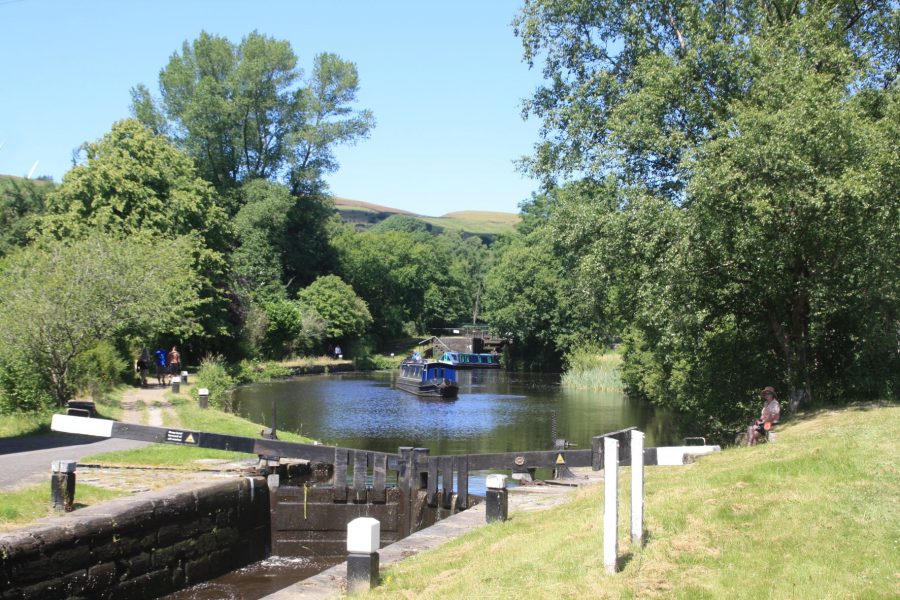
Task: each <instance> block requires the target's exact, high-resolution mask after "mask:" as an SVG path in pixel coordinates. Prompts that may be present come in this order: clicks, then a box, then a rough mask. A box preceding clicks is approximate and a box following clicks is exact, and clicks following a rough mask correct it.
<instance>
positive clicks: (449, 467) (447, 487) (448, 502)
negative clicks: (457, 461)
mask: <svg viewBox="0 0 900 600" xmlns="http://www.w3.org/2000/svg"><path fill="white" fill-rule="evenodd" d="M452 504H453V457H452V456H444V457H441V505H442V506H443V507H444V508H450V507H451V506H452Z"/></svg>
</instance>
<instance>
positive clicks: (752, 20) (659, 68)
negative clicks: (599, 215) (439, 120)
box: [514, 0, 900, 201]
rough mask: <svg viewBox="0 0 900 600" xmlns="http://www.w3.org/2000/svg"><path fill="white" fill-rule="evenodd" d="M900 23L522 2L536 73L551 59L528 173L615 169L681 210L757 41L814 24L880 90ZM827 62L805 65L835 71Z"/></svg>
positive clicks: (693, 5)
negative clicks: (703, 149)
mask: <svg viewBox="0 0 900 600" xmlns="http://www.w3.org/2000/svg"><path fill="white" fill-rule="evenodd" d="M896 19H897V17H896V7H895V6H894V4H893V3H892V2H890V1H889V0H876V1H873V2H866V3H858V2H856V1H855V0H839V1H835V2H828V3H819V2H791V3H786V2H780V1H773V2H761V3H757V2H740V1H728V2H718V1H712V0H704V1H700V2H694V1H689V2H688V1H675V2H671V1H661V0H654V1H651V2H641V3H633V2H624V1H622V0H579V1H577V2H570V1H569V0H526V2H525V4H524V7H523V9H522V11H521V13H520V14H519V16H518V17H517V18H516V20H515V22H514V26H515V31H516V33H517V35H519V36H520V37H521V38H522V44H523V48H524V56H525V59H526V60H527V61H528V62H529V64H533V63H534V61H535V60H536V59H538V58H544V59H545V61H544V67H543V72H544V76H545V78H546V79H547V81H548V84H547V85H546V86H544V87H542V88H540V89H539V90H538V91H537V92H536V93H535V95H534V96H533V98H532V99H531V100H529V101H528V102H527V103H526V105H525V111H526V113H527V114H530V115H534V116H536V117H538V118H540V119H542V120H543V127H542V138H543V140H542V141H541V142H540V143H539V144H538V145H537V146H536V148H535V152H534V155H533V156H532V157H531V158H530V159H528V160H527V161H526V162H525V167H526V168H527V169H528V170H530V171H531V172H533V173H534V174H536V175H539V176H542V177H544V178H545V179H546V180H547V181H554V180H556V179H557V178H560V177H561V178H567V177H569V176H573V175H579V174H581V175H585V176H587V177H590V178H603V177H604V176H605V175H606V174H608V173H610V172H615V173H619V174H620V175H621V176H622V177H623V178H624V180H625V181H627V182H628V183H631V184H640V185H642V186H646V187H648V188H649V189H650V190H652V191H654V192H656V193H660V194H663V195H665V196H667V197H668V198H670V199H672V200H675V201H679V200H680V199H681V198H682V194H683V192H684V186H685V184H686V183H687V181H688V179H689V176H690V173H689V172H688V171H686V170H685V167H686V165H685V164H684V158H686V157H687V156H689V155H690V153H691V152H692V150H693V149H694V148H696V146H697V145H698V144H702V143H703V142H705V141H707V140H709V139H710V138H711V137H712V136H714V135H716V132H717V131H718V129H717V125H718V124H720V123H722V122H723V121H724V120H726V119H727V118H728V117H729V116H730V114H731V112H730V111H731V102H732V101H733V100H735V99H737V98H740V97H742V96H743V95H744V94H745V93H746V91H747V90H748V86H749V84H750V83H751V81H752V79H751V74H750V73H749V70H750V69H752V66H753V56H752V46H753V43H754V40H755V39H757V37H758V36H760V35H770V34H771V35H774V36H776V37H777V36H778V35H779V31H780V30H781V29H782V28H783V27H787V26H789V25H790V24H792V23H794V22H798V21H813V22H814V26H815V27H816V28H818V30H819V33H820V37H821V38H823V41H825V42H827V44H828V46H829V47H831V48H832V49H833V50H834V51H836V52H838V53H840V54H845V53H846V54H847V55H848V56H849V57H850V58H851V59H852V60H853V61H854V62H855V63H856V64H857V65H858V66H865V67H866V71H865V72H866V76H865V78H864V79H863V80H862V81H861V82H860V83H862V84H863V85H866V86H871V87H882V88H883V87H886V86H888V85H890V84H891V83H892V82H893V81H894V79H895V78H896V75H897V66H896V65H897V64H898V60H900V46H898V44H897V43H896V41H897V35H898V34H897V28H896ZM822 58H823V61H822V62H819V63H817V64H812V63H811V64H810V67H811V68H814V69H817V70H821V69H828V68H829V65H830V64H831V61H830V60H829V59H828V58H827V57H822Z"/></svg>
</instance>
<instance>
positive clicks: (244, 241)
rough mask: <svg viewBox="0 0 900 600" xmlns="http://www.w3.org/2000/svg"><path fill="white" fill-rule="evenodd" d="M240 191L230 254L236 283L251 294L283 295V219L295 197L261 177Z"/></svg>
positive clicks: (257, 295) (285, 231) (285, 239)
mask: <svg viewBox="0 0 900 600" xmlns="http://www.w3.org/2000/svg"><path fill="white" fill-rule="evenodd" d="M240 193H241V195H242V206H241V208H240V209H239V210H238V212H237V215H235V218H234V232H235V235H236V237H237V240H238V243H239V246H238V247H237V248H236V249H235V250H234V252H233V253H232V255H231V263H232V272H233V277H234V279H235V281H236V287H237V289H239V290H242V291H244V292H246V293H248V294H249V295H250V296H251V297H258V298H263V299H265V298H277V297H283V296H284V286H283V280H284V267H283V265H282V256H283V254H284V249H285V246H286V245H287V244H288V239H287V219H288V215H289V213H290V211H291V209H292V208H293V207H294V205H295V204H296V202H297V200H296V198H294V197H293V196H291V194H290V191H289V190H288V189H287V188H286V187H284V186H280V185H276V184H272V183H269V182H268V181H265V180H262V179H259V180H255V181H251V182H249V183H248V184H246V185H244V186H243V187H242V188H241V190H240Z"/></svg>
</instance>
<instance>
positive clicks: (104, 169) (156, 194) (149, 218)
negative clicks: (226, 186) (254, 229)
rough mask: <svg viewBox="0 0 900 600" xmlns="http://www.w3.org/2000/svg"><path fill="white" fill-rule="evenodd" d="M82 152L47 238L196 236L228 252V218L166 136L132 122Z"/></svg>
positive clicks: (55, 206) (50, 210)
mask: <svg viewBox="0 0 900 600" xmlns="http://www.w3.org/2000/svg"><path fill="white" fill-rule="evenodd" d="M83 153H84V156H85V160H84V162H83V163H81V164H78V165H76V166H75V167H73V168H72V169H71V170H70V171H69V172H68V173H66V175H65V176H64V177H63V181H62V183H61V184H60V186H59V187H58V188H57V190H56V191H55V192H54V193H52V194H51V195H50V196H49V197H48V199H47V216H46V218H45V219H44V222H43V224H42V228H43V230H44V232H45V233H47V234H50V235H52V236H53V237H55V238H57V239H63V238H73V237H81V236H83V235H85V234H86V233H87V232H90V231H95V230H100V231H104V232H113V233H117V234H122V235H132V234H135V233H138V232H141V231H144V232H146V231H153V232H155V233H157V234H159V235H164V236H166V237H174V236H180V235H195V236H198V237H199V238H201V239H202V241H203V245H204V246H205V247H207V248H210V249H213V250H216V251H219V252H221V251H222V250H224V248H225V238H226V232H227V228H226V227H227V221H226V218H225V213H224V212H223V211H222V209H221V208H220V207H219V206H218V204H217V201H216V195H215V192H214V190H213V189H212V188H211V187H210V186H209V184H207V183H206V182H205V181H203V179H201V178H200V177H199V176H198V174H197V171H196V169H195V168H194V165H193V164H192V162H191V160H190V158H188V157H187V156H186V155H185V154H183V153H182V152H180V151H179V150H178V149H176V148H175V147H174V146H172V145H171V144H170V143H169V142H168V141H167V140H166V139H165V138H163V137H162V136H159V135H156V134H154V133H153V132H152V131H150V130H149V129H147V128H146V127H144V126H143V125H141V124H140V123H139V122H138V121H136V120H134V119H126V120H124V121H119V122H117V123H115V124H113V126H112V129H111V130H110V131H109V133H107V134H106V135H104V136H103V137H102V138H101V139H100V140H98V141H96V142H91V143H86V144H85V145H84V146H83Z"/></svg>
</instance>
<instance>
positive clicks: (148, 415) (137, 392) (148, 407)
mask: <svg viewBox="0 0 900 600" xmlns="http://www.w3.org/2000/svg"><path fill="white" fill-rule="evenodd" d="M168 389H169V386H165V385H153V384H147V387H143V388H134V389H131V390H129V391H127V392H126V393H125V395H124V397H123V398H122V409H123V413H122V422H123V423H135V424H138V425H152V426H153V427H162V426H163V425H170V426H172V427H180V426H181V422H180V421H179V420H178V414H177V413H176V412H175V409H174V408H173V407H172V403H171V402H169V401H168V400H167V399H166V398H165V393H166V391H167V390H168Z"/></svg>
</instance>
